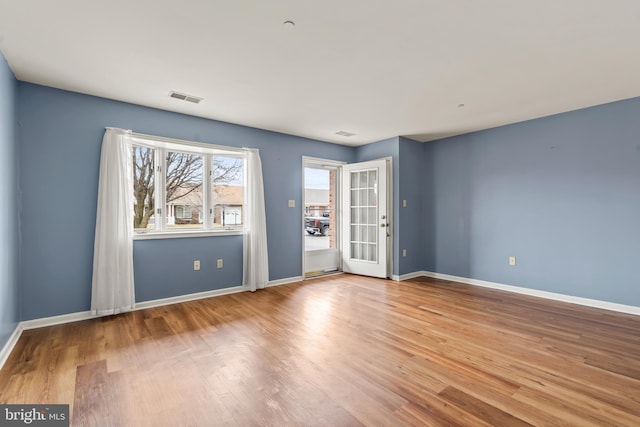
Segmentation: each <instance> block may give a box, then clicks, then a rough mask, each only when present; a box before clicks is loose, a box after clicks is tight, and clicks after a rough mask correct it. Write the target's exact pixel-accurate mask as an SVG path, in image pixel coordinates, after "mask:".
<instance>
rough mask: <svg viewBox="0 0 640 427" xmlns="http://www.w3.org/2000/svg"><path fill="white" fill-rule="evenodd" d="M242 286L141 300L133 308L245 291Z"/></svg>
mask: <svg viewBox="0 0 640 427" xmlns="http://www.w3.org/2000/svg"><path fill="white" fill-rule="evenodd" d="M245 291H246V289H244V288H243V287H242V286H233V287H231V288H223V289H214V290H212V291H205V292H198V293H195V294H187V295H179V296H177V297H169V298H161V299H154V300H151V301H143V302H139V303H136V307H135V309H134V310H144V309H146V308H153V307H161V306H163V305H171V304H178V303H181V302H187V301H195V300H199V299H205V298H211V297H218V296H221V295H229V294H237V293H240V292H245Z"/></svg>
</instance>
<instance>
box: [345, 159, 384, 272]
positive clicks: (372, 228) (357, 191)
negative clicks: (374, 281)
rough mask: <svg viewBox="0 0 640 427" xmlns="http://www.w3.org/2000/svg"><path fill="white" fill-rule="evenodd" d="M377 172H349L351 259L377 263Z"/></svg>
mask: <svg viewBox="0 0 640 427" xmlns="http://www.w3.org/2000/svg"><path fill="white" fill-rule="evenodd" d="M377 172H378V171H377V170H375V169H373V170H364V171H358V172H351V178H350V183H351V188H350V193H351V202H350V205H351V224H350V225H351V227H350V230H351V238H350V242H351V245H350V247H351V256H350V258H351V259H355V260H360V261H371V262H375V261H377V257H378V244H377V236H378V229H377V227H378V203H377V197H378V196H377V191H376V190H377V177H378V173H377Z"/></svg>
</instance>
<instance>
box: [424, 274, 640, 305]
mask: <svg viewBox="0 0 640 427" xmlns="http://www.w3.org/2000/svg"><path fill="white" fill-rule="evenodd" d="M411 274H416V273H411ZM419 276H426V277H433V278H434V279H442V280H450V281H452V282H459V283H464V284H467V285H473V286H481V287H483V288H491V289H499V290H501V291H507V292H515V293H518V294H523V295H530V296H534V297H539V298H546V299H551V300H555V301H562V302H568V303H572V304H579V305H584V306H588V307H594V308H601V309H604V310H611V311H617V312H620V313H627V314H635V315H640V307H636V306H633V305H625V304H618V303H615V302H609V301H601V300H595V299H590V298H582V297H574V296H571V295H565V294H558V293H555V292H547V291H539V290H537V289H530V288H522V287H520V286H512V285H504V284H502V283H494V282H487V281H484V280H477V279H470V278H468V277H460V276H451V275H449V274H442V273H434V272H431V271H422V272H420V274H419ZM414 277H418V276H414Z"/></svg>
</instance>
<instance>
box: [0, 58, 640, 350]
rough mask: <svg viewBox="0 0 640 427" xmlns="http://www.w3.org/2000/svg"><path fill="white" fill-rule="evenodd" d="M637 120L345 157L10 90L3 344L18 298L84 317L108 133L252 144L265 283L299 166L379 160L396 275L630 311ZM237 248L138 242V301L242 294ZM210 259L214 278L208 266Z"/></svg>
mask: <svg viewBox="0 0 640 427" xmlns="http://www.w3.org/2000/svg"><path fill="white" fill-rule="evenodd" d="M2 64H3V65H2V67H0V94H1V95H3V96H2V97H1V99H2V102H3V103H2V104H0V122H1V123H2V129H3V133H2V134H0V149H1V150H5V152H4V155H2V156H0V159H2V160H0V161H3V162H5V167H4V168H0V171H1V173H3V174H5V180H3V181H2V185H1V186H0V191H5V197H7V198H8V199H9V200H11V199H13V200H15V199H16V189H17V183H16V179H15V174H16V169H15V166H14V162H13V161H12V160H13V159H14V158H15V146H14V141H15V137H14V136H13V134H14V129H13V123H14V122H15V117H14V115H13V114H14V113H13V107H12V105H13V104H14V101H13V100H12V97H14V96H15V92H16V82H15V79H14V78H13V76H12V74H11V73H10V71H9V69H8V67H7V66H6V63H4V62H3V63H2ZM5 94H6V96H5ZM637 117H640V99H632V100H627V101H622V102H618V103H613V104H607V105H603V106H599V107H593V108H589V109H585V110H579V111H574V112H570V113H565V114H561V115H557V116H552V117H547V118H543V119H538V120H532V121H528V122H523V123H519V124H514V125H510V126H504V127H500V128H495V129H491V130H486V131H482V132H476V133H472V134H467V135H462V136H458V137H454V138H448V139H445V140H439V141H435V142H431V143H427V144H419V143H416V142H413V141H410V140H407V139H405V138H402V137H394V138H390V139H387V140H384V141H380V142H377V143H373V144H369V145H366V146H363V147H358V148H357V149H356V148H350V147H342V146H338V145H334V144H328V143H323V142H318V141H313V140H309V139H304V138H298V137H293V136H289V135H283V134H278V133H275V132H267V131H263V130H258V129H253V128H248V127H243V126H237V125H232V124H228V123H222V122H216V121H212V120H207V119H201V118H196V117H191V116H186V115H181V114H176V113H171V112H166V111H161V110H156V109H152V108H146V107H141V106H136V105H131V104H126V103H122V102H116V101H110V100H106V99H102V98H96V97H91V96H87V95H80V94H76V93H71V92H66V91H61V90H57V89H52V88H47V87H43V86H38V85H33V84H28V83H18V84H17V119H19V121H20V123H21V126H20V127H19V128H18V143H19V147H20V157H19V171H20V176H19V179H20V185H21V194H22V211H21V225H20V232H21V244H20V256H21V257H22V258H21V259H23V260H25V262H23V263H21V265H20V268H19V270H18V271H16V267H15V266H16V265H17V263H18V262H17V256H16V255H15V254H16V248H17V232H16V224H17V214H16V212H15V210H14V209H10V205H6V206H3V208H2V209H5V211H0V226H1V227H3V228H2V230H3V232H4V233H5V234H6V235H7V238H6V239H3V242H2V246H0V255H2V254H3V253H4V257H5V258H3V261H2V262H4V264H2V266H7V268H6V269H4V267H0V268H1V269H0V274H3V275H4V276H5V277H6V280H4V281H3V282H2V283H1V284H0V292H3V294H2V297H3V298H2V300H1V301H2V302H1V303H0V310H2V311H0V314H1V317H0V320H1V322H2V323H0V327H1V328H2V329H1V330H0V344H2V342H3V341H1V340H6V337H7V336H8V333H10V332H11V331H12V330H13V328H15V324H16V322H17V320H18V318H19V317H20V315H19V303H18V301H19V299H21V301H22V304H21V310H22V313H21V318H22V319H23V320H28V319H33V318H39V317H47V316H53V315H58V314H66V313H74V312H80V311H85V310H88V309H89V304H90V299H91V297H90V292H91V268H92V257H93V235H94V226H95V206H96V200H97V199H96V189H97V185H98V182H97V180H98V165H99V155H100V144H101V141H102V136H103V133H104V126H116V127H122V128H128V129H133V130H135V131H136V132H141V133H147V134H155V135H161V136H167V137H174V138H181V139H187V140H194V141H203V142H211V143H216V144H222V145H229V146H236V147H241V146H248V147H256V148H259V149H260V151H261V157H262V161H263V170H264V180H265V198H266V201H267V206H266V208H267V227H268V241H269V264H270V279H271V280H277V279H282V278H289V277H296V276H300V275H301V274H302V272H301V265H300V264H301V263H300V260H301V254H302V239H301V238H300V230H301V226H302V224H301V215H300V206H301V197H302V188H301V182H302V175H301V174H302V167H301V163H302V162H301V157H302V156H303V155H307V156H313V157H321V158H327V159H334V160H342V161H346V162H353V161H365V160H371V159H375V158H380V157H387V156H390V157H392V158H393V175H394V203H393V205H394V230H395V234H394V270H393V273H394V274H397V275H401V274H406V273H412V272H415V271H421V270H428V271H435V272H439V273H446V274H452V275H457V276H463V277H469V278H476V279H482V280H488V281H494V282H499V283H505V284H511V285H516V286H523V287H528V288H532V289H540V290H546V291H551V292H557V293H562V294H567V295H575V296H582V297H586V298H594V299H599V300H604V301H612V302H619V303H623V304H630V305H636V306H640V292H639V291H638V289H637V288H638V284H639V283H640V275H639V273H638V270H637V269H636V268H637V267H636V266H638V265H640V251H639V250H638V249H639V248H638V246H639V245H640V244H639V243H638V242H640V227H639V226H638V212H640V191H639V190H638V189H639V188H640V185H639V184H640V140H639V139H638V136H637V135H640V121H638V120H637ZM5 123H6V124H7V125H6V126H5ZM0 154H2V153H0ZM7 159H10V160H7ZM289 199H293V200H295V201H296V208H288V207H287V201H288V200H289ZM405 199H406V200H407V208H403V207H402V200H405ZM241 248H242V239H241V237H240V236H226V237H222V236H220V237H208V238H195V239H194V238H192V239H166V240H151V241H136V242H135V244H134V264H135V269H136V294H137V298H136V299H137V301H139V302H141V301H147V300H153V299H157V298H166V297H171V296H177V295H184V294H189V293H194V292H202V291H207V290H214V289H221V288H225V287H231V286H237V285H239V284H240V283H241V278H242V272H241V269H242V267H241V263H242V255H241V254H242V249H241ZM402 249H407V257H402V256H401V254H402ZM3 251H4V252H3ZM510 255H515V256H517V258H518V264H517V265H516V266H515V267H509V266H508V265H507V258H508V256H510ZM218 258H223V259H224V262H225V268H224V269H222V270H217V269H215V268H214V261H215V260H216V259H218ZM194 259H200V260H201V263H202V270H201V271H199V272H195V271H193V265H192V262H193V260H194ZM12 266H13V267H12ZM18 275H19V276H18ZM17 277H19V282H20V295H19V292H18V288H17V287H16V285H15V284H16V283H17V281H18V280H17ZM4 293H6V295H7V296H6V298H5V294H4Z"/></svg>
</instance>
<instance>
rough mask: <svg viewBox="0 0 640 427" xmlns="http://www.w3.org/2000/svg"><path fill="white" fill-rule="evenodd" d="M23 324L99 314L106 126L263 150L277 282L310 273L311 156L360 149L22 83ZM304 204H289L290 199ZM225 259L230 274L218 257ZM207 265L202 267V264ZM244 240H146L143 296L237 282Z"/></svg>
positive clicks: (348, 155)
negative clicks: (306, 256) (306, 196)
mask: <svg viewBox="0 0 640 427" xmlns="http://www.w3.org/2000/svg"><path fill="white" fill-rule="evenodd" d="M18 118H19V120H20V121H21V123H22V127H21V131H20V134H19V143H20V147H21V156H20V171H21V172H20V179H21V185H22V226H21V232H22V245H21V246H22V247H21V255H22V259H24V260H26V261H28V262H24V263H23V264H22V267H21V275H22V276H21V284H22V285H21V286H22V295H23V304H22V318H23V320H28V319H34V318H40V317H47V316H54V315H59V314H66V313H74V312H81V311H86V310H89V308H90V301H91V272H92V259H93V238H94V232H95V230H94V228H95V209H96V202H97V195H96V191H97V188H98V167H99V160H100V159H99V158H100V145H101V142H102V136H103V134H104V127H105V126H114V127H121V128H125V129H132V130H134V131H136V132H140V133H146V134H152V135H160V136H165V137H172V138H180V139H186V140H192V141H202V142H210V143H215V144H221V145H228V146H235V147H255V148H258V149H260V155H261V158H262V163H263V173H264V185H265V199H266V214H267V228H268V230H267V239H268V245H269V269H270V279H271V280H277V279H282V278H289V277H295V276H300V275H301V274H302V271H301V261H300V260H301V259H302V239H301V237H300V233H301V230H302V219H301V214H300V206H301V202H302V156H303V155H306V156H314V157H323V158H327V159H333V160H342V161H347V162H351V161H353V159H354V157H355V149H353V148H351V147H344V146H339V145H336V144H329V143H324V142H318V141H313V140H309V139H304V138H298V137H294V136H289V135H283V134H279V133H275V132H268V131H263V130H259V129H254V128H248V127H244V126H237V125H232V124H229V123H222V122H217V121H213V120H207V119H202V118H197V117H192V116H187V115H182V114H176V113H171V112H167V111H161V110H156V109H152V108H147V107H142V106H137V105H132V104H127V103H122V102H116V101H111V100H107V99H103V98H96V97H92V96H87V95H81V94H77V93H72V92H67V91H62V90H57V89H52V88H48V87H43V86H38V85H33V84H29V83H22V82H20V83H19V85H18ZM289 199H293V200H295V201H296V208H289V207H288V204H287V201H288V200H289ZM217 258H223V259H224V263H225V267H224V269H223V270H217V269H213V268H212V265H209V263H212V262H213V261H214V260H215V259H217ZM194 259H199V260H201V265H202V269H201V271H199V272H194V271H193V260H194ZM241 264H242V239H241V237H239V236H231V237H222V236H221V237H208V238H207V237H200V238H197V239H168V240H153V241H136V242H135V244H134V268H135V270H136V278H135V279H136V300H137V301H138V302H140V301H145V300H152V299H157V298H164V297H170V296H176V295H184V294H189V293H193V292H201V291H206V290H214V289H220V288H226V287H230V286H237V285H239V284H240V283H241V281H242V272H241Z"/></svg>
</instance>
